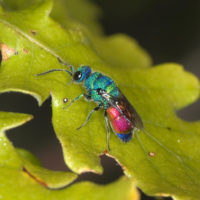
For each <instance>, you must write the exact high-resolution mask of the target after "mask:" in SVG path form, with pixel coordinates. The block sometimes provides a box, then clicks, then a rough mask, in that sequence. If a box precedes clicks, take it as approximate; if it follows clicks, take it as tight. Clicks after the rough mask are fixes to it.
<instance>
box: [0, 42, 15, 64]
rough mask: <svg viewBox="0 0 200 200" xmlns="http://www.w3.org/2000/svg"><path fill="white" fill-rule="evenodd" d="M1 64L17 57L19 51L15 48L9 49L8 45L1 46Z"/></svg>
mask: <svg viewBox="0 0 200 200" xmlns="http://www.w3.org/2000/svg"><path fill="white" fill-rule="evenodd" d="M0 54H1V55H0V63H1V62H2V61H6V60H8V59H9V58H10V57H11V56H13V55H17V54H18V51H16V50H15V49H13V48H9V47H8V46H7V45H6V44H0Z"/></svg>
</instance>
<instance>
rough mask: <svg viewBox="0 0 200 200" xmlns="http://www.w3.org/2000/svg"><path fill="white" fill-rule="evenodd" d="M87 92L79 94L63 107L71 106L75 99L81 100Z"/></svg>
mask: <svg viewBox="0 0 200 200" xmlns="http://www.w3.org/2000/svg"><path fill="white" fill-rule="evenodd" d="M84 96H85V94H80V95H79V96H77V97H75V98H74V99H73V100H72V101H71V102H70V103H69V104H68V105H67V106H64V107H63V109H66V108H68V107H69V106H71V105H72V104H73V103H74V102H75V101H77V100H79V99H80V98H81V97H84Z"/></svg>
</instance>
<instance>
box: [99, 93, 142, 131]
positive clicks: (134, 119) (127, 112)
mask: <svg viewBox="0 0 200 200" xmlns="http://www.w3.org/2000/svg"><path fill="white" fill-rule="evenodd" d="M119 92H120V95H119V96H118V97H114V96H111V95H110V94H109V93H107V92H105V91H103V92H102V97H103V98H104V99H106V100H107V102H108V103H109V104H110V106H113V107H115V108H116V109H117V110H118V111H119V112H120V113H121V114H123V115H124V116H125V117H126V118H127V120H129V121H130V122H131V124H132V125H133V127H136V128H138V129H143V123H142V120H141V118H140V116H139V115H138V113H137V112H136V110H135V109H134V108H133V106H132V105H131V103H130V102H129V101H128V99H127V98H126V97H125V96H124V94H123V93H122V92H121V91H120V90H119Z"/></svg>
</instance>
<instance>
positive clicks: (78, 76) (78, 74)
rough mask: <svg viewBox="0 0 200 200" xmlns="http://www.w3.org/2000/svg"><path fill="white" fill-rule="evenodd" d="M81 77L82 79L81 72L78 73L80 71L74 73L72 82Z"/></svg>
mask: <svg viewBox="0 0 200 200" xmlns="http://www.w3.org/2000/svg"><path fill="white" fill-rule="evenodd" d="M81 77H82V72H80V71H77V72H75V74H74V80H75V81H78V80H80V79H81Z"/></svg>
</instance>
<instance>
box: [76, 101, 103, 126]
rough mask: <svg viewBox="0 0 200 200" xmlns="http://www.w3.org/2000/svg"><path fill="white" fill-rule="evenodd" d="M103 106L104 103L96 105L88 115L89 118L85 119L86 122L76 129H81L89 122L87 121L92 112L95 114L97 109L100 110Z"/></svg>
mask: <svg viewBox="0 0 200 200" xmlns="http://www.w3.org/2000/svg"><path fill="white" fill-rule="evenodd" d="M101 107H102V104H99V105H98V106H97V107H95V108H94V109H93V110H92V111H91V112H90V114H89V115H88V117H87V119H86V120H85V122H84V123H83V124H82V125H81V126H80V127H78V128H77V129H76V130H79V129H81V128H82V127H83V126H84V125H85V124H87V122H88V121H89V119H90V117H91V116H92V114H93V113H94V112H95V111H98V110H99V109H100V108H101Z"/></svg>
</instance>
